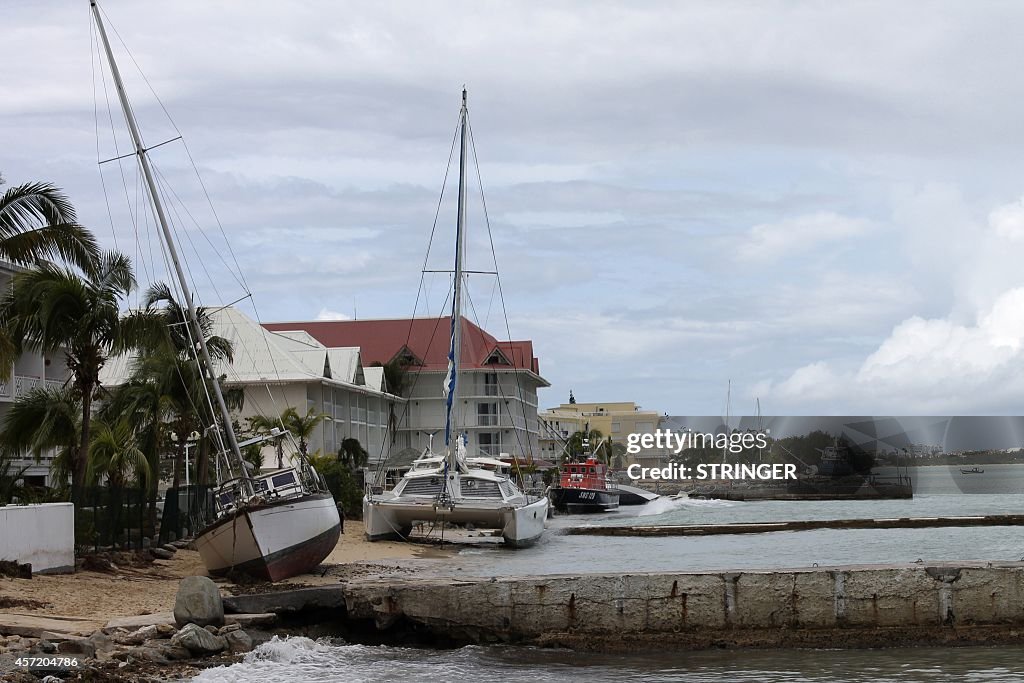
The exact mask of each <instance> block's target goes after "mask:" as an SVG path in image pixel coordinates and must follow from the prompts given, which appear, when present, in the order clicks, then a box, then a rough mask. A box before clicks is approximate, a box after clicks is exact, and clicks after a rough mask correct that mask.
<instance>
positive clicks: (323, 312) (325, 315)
mask: <svg viewBox="0 0 1024 683" xmlns="http://www.w3.org/2000/svg"><path fill="white" fill-rule="evenodd" d="M316 319H317V320H351V319H352V316H350V315H345V314H344V313H339V312H338V311H332V310H330V309H328V308H327V307H324V308H321V309H320V312H319V313H317V314H316Z"/></svg>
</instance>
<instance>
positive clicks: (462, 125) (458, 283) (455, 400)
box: [445, 88, 467, 471]
mask: <svg viewBox="0 0 1024 683" xmlns="http://www.w3.org/2000/svg"><path fill="white" fill-rule="evenodd" d="M466 117H467V109H466V89H465V88H463V89H462V110H461V111H460V112H459V210H458V217H457V220H456V224H455V291H454V298H453V301H452V348H451V359H450V362H451V364H452V367H451V370H450V371H449V372H450V377H449V396H448V422H449V429H447V430H446V431H445V445H446V446H447V447H448V467H449V470H450V471H456V470H457V468H458V458H457V456H456V454H457V453H458V439H459V438H460V437H459V428H461V425H458V424H457V423H456V422H455V421H454V420H453V419H452V417H453V416H455V417H457V416H458V408H459V396H458V393H459V381H458V377H459V361H461V360H462V270H463V268H464V264H463V262H462V260H463V258H464V256H465V249H466V231H465V224H466ZM452 426H455V427H456V429H455V430H454V431H455V439H454V441H453V440H452V439H451V431H452V429H451V427H452Z"/></svg>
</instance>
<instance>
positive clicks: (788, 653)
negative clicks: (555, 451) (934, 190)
mask: <svg viewBox="0 0 1024 683" xmlns="http://www.w3.org/2000/svg"><path fill="white" fill-rule="evenodd" d="M984 469H985V474H982V475H960V474H959V469H958V468H946V467H928V468H918V469H916V470H911V473H912V476H914V478H915V481H914V484H915V491H916V494H915V498H914V499H913V500H894V501H800V502H793V501H758V502H731V501H718V500H691V499H685V498H684V499H679V500H670V499H668V498H667V497H666V498H661V499H658V500H656V501H654V502H652V503H650V504H648V505H645V506H639V507H635V508H622V509H621V510H620V511H619V512H618V513H611V514H606V515H591V516H564V517H558V518H555V519H554V520H552V521H551V525H550V529H551V533H548V534H545V537H544V539H543V540H542V542H540V543H539V544H537V545H536V546H534V547H532V548H527V549H523V550H508V549H505V548H501V547H483V548H472V549H468V550H463V551H462V552H460V553H458V554H457V555H456V556H454V557H452V558H448V559H445V560H423V561H421V562H419V563H414V565H413V566H414V568H415V571H417V572H418V573H421V574H424V575H426V574H443V575H452V574H454V575H458V576H513V575H524V576H532V575H539V574H557V573H575V572H579V571H590V572H616V573H621V572H625V571H672V570H706V569H752V568H779V567H800V566H813V565H815V564H817V565H819V566H826V565H836V564H861V563H889V562H917V561H920V562H922V563H927V562H933V561H942V560H981V561H988V560H1020V559H1021V558H1022V556H1024V527H1012V526H1009V527H972V528H941V529H883V530H871V529H821V530H814V531H795V532H782V533H769V534H743V535H736V536H705V537H678V536H676V537H643V538H640V537H606V536H576V535H564V534H559V533H558V532H559V530H560V529H563V528H564V527H566V526H574V525H580V524H599V525H622V524H643V525H665V524H724V523H730V522H759V521H764V522H770V521H785V520H798V519H850V518H878V517H934V516H958V515H991V514H1010V513H1020V512H1024V494H1021V493H1019V492H1020V491H1024V466H1021V465H988V466H985V467H984ZM986 479H987V480H988V481H985V480H986ZM196 680H198V681H218V682H220V681H222V682H225V683H226V682H234V681H237V682H239V683H241V682H246V683H248V682H253V683H255V682H256V681H267V682H268V683H274V682H277V681H280V682H282V683H284V682H287V683H301V682H303V681H352V682H358V681H401V682H402V683H408V682H409V681H422V680H440V681H447V680H459V681H465V682H467V683H468V682H471V681H481V682H488V681H495V682H497V681H520V680H522V681H533V682H536V683H540V682H545V681H587V682H588V683H590V682H592V681H609V682H610V681H615V682H616V683H622V682H623V681H653V682H655V683H657V682H661V681H687V682H693V683H699V682H705V681H707V682H712V681H714V682H716V683H725V682H746V681H751V682H753V681H757V682H764V683H774V682H777V681H787V682H789V683H812V682H814V683H816V682H826V681H827V682H829V683H837V682H845V681H849V682H859V681H865V682H866V681H894V682H895V681H900V682H903V681H907V682H910V681H922V682H924V681H927V682H936V683H937V682H944V681H950V682H953V681H957V682H959V681H976V682H981V681H1021V682H1022V683H1024V648H1020V647H963V648H893V649H884V650H848V651H839V650H795V651H794V650H728V651H710V652H687V651H678V652H658V653H636V654H629V655H611V654H608V655H600V654H592V653H576V652H571V651H568V650H558V649H537V648H524V647H463V648H459V649H454V650H429V649H416V648H399V647H383V646H381V647H377V646H365V645H352V644H346V643H342V642H338V641H328V640H321V641H313V640H310V639H308V638H301V637H292V638H277V639H275V640H273V641H271V642H269V643H266V644H264V645H261V646H260V647H258V648H257V649H256V650H255V651H254V652H252V653H250V654H249V655H247V656H246V658H245V661H243V662H241V663H239V664H235V665H233V666H229V667H221V668H218V669H213V670H210V671H207V672H205V673H203V674H202V675H201V676H199V677H198V678H197V679H196Z"/></svg>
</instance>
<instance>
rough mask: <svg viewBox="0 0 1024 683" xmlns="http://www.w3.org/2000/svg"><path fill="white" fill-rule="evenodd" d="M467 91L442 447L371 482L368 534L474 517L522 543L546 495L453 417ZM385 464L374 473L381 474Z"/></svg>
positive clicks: (539, 521)
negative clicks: (391, 477) (479, 445)
mask: <svg viewBox="0 0 1024 683" xmlns="http://www.w3.org/2000/svg"><path fill="white" fill-rule="evenodd" d="M467 117H468V110H467V108H466V91H465V90H463V91H462V108H461V110H460V112H459V140H460V154H459V197H458V217H457V222H456V230H455V270H454V292H453V297H452V312H451V344H450V347H449V352H448V373H447V375H446V377H445V381H444V385H443V387H442V388H441V390H442V393H443V395H444V396H445V397H446V401H445V405H446V414H445V428H444V445H445V451H444V452H443V453H434V452H433V449H432V448H431V447H430V446H428V447H427V448H426V449H425V450H424V452H423V453H422V454H421V455H420V457H419V458H417V459H416V460H415V461H414V462H413V466H412V468H411V469H410V470H409V471H408V472H406V474H405V475H404V476H403V477H402V479H401V481H399V482H398V484H396V485H395V487H394V488H393V489H392V490H390V491H383V492H380V493H376V492H375V489H374V487H372V486H371V487H368V489H367V493H366V496H365V497H364V498H363V521H364V523H365V525H366V537H367V538H368V539H370V540H371V541H374V540H379V539H384V538H407V537H408V536H409V534H410V532H411V531H412V528H413V525H414V524H416V523H417V522H427V523H432V524H433V523H438V522H440V523H452V524H472V525H473V526H475V527H478V528H483V529H500V530H501V536H502V539H503V540H504V542H505V544H506V545H509V546H512V547H517V548H519V547H524V546H528V545H531V544H532V543H534V542H536V541H537V539H539V538H540V537H541V535H542V534H543V533H544V524H545V521H546V520H547V516H548V505H549V502H548V497H547V495H546V494H544V495H537V496H534V495H528V494H527V493H524V492H523V491H522V490H521V489H520V488H519V486H518V485H517V484H516V482H515V481H514V480H513V478H512V476H511V472H510V467H509V466H508V465H507V464H506V463H504V462H502V461H500V460H493V459H489V458H483V457H471V456H469V455H468V453H467V448H466V442H467V439H466V437H465V435H464V434H462V433H460V431H459V427H458V425H456V424H455V423H456V422H457V417H458V414H457V411H456V410H455V407H456V406H458V405H459V401H458V394H459V388H460V387H459V365H460V362H461V358H462V354H461V351H462V333H463V330H462V327H463V326H462V303H463V302H462V299H463V291H462V289H463V279H464V264H463V259H464V254H465V244H466V231H465V218H466V153H467V148H466V145H467V139H466V136H467ZM383 474H384V468H383V467H382V468H381V470H380V471H379V473H378V477H379V478H382V477H383Z"/></svg>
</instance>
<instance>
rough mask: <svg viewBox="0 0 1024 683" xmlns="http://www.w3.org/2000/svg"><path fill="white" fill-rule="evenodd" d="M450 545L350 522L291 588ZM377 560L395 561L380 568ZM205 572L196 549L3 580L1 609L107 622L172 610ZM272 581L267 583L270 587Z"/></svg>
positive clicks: (373, 569)
mask: <svg viewBox="0 0 1024 683" xmlns="http://www.w3.org/2000/svg"><path fill="white" fill-rule="evenodd" d="M448 554H450V551H449V550H447V549H444V550H442V549H438V548H437V547H434V546H429V545H420V544H414V543H402V542H397V541H377V542H374V543H370V542H368V541H367V540H365V537H364V536H363V524H362V522H361V521H357V520H346V522H345V533H344V534H343V535H342V537H341V539H340V540H339V541H338V545H337V547H335V549H334V550H333V551H332V552H331V554H330V555H329V556H328V557H327V559H326V560H324V563H323V564H322V565H321V567H320V570H319V572H318V573H317V574H302V575H299V576H296V577H292V578H291V579H289V580H288V581H287V584H288V585H290V586H296V585H322V584H325V583H336V582H338V581H339V580H343V579H344V578H345V577H347V576H351V575H353V574H359V575H366V574H373V573H377V572H379V571H380V570H386V571H389V573H390V572H391V571H394V570H395V569H396V568H397V567H398V566H399V565H400V561H402V560H410V559H414V558H423V557H441V556H445V555H448ZM374 563H382V564H384V565H390V566H387V567H381V566H379V565H378V566H375V565H374ZM194 575H200V576H206V569H205V567H204V566H203V563H202V561H201V560H200V558H199V553H197V552H196V551H194V550H179V551H178V552H177V553H175V555H174V557H173V558H171V559H169V560H154V561H153V562H152V564H151V565H149V566H140V567H120V566H116V567H115V568H114V570H113V571H106V572H100V571H87V570H81V569H80V570H78V571H77V572H75V573H74V574H53V575H45V574H37V575H35V576H34V577H33V578H31V579H13V578H0V613H20V614H40V615H42V614H52V615H62V616H68V617H86V618H89V619H94V620H97V621H104V622H105V621H106V620H109V619H111V618H114V617H125V616H135V615H140V614H154V613H158V612H168V611H170V610H171V609H172V608H173V607H174V596H175V593H176V592H177V589H178V582H179V581H180V580H181V579H182V578H183V577H186V576H194ZM217 582H218V584H220V585H221V587H222V590H224V591H229V592H235V591H238V590H239V589H241V590H242V591H244V590H245V588H244V587H242V586H238V587H236V586H235V584H233V583H232V582H231V581H229V580H226V579H217ZM266 585H268V584H263V586H266Z"/></svg>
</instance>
